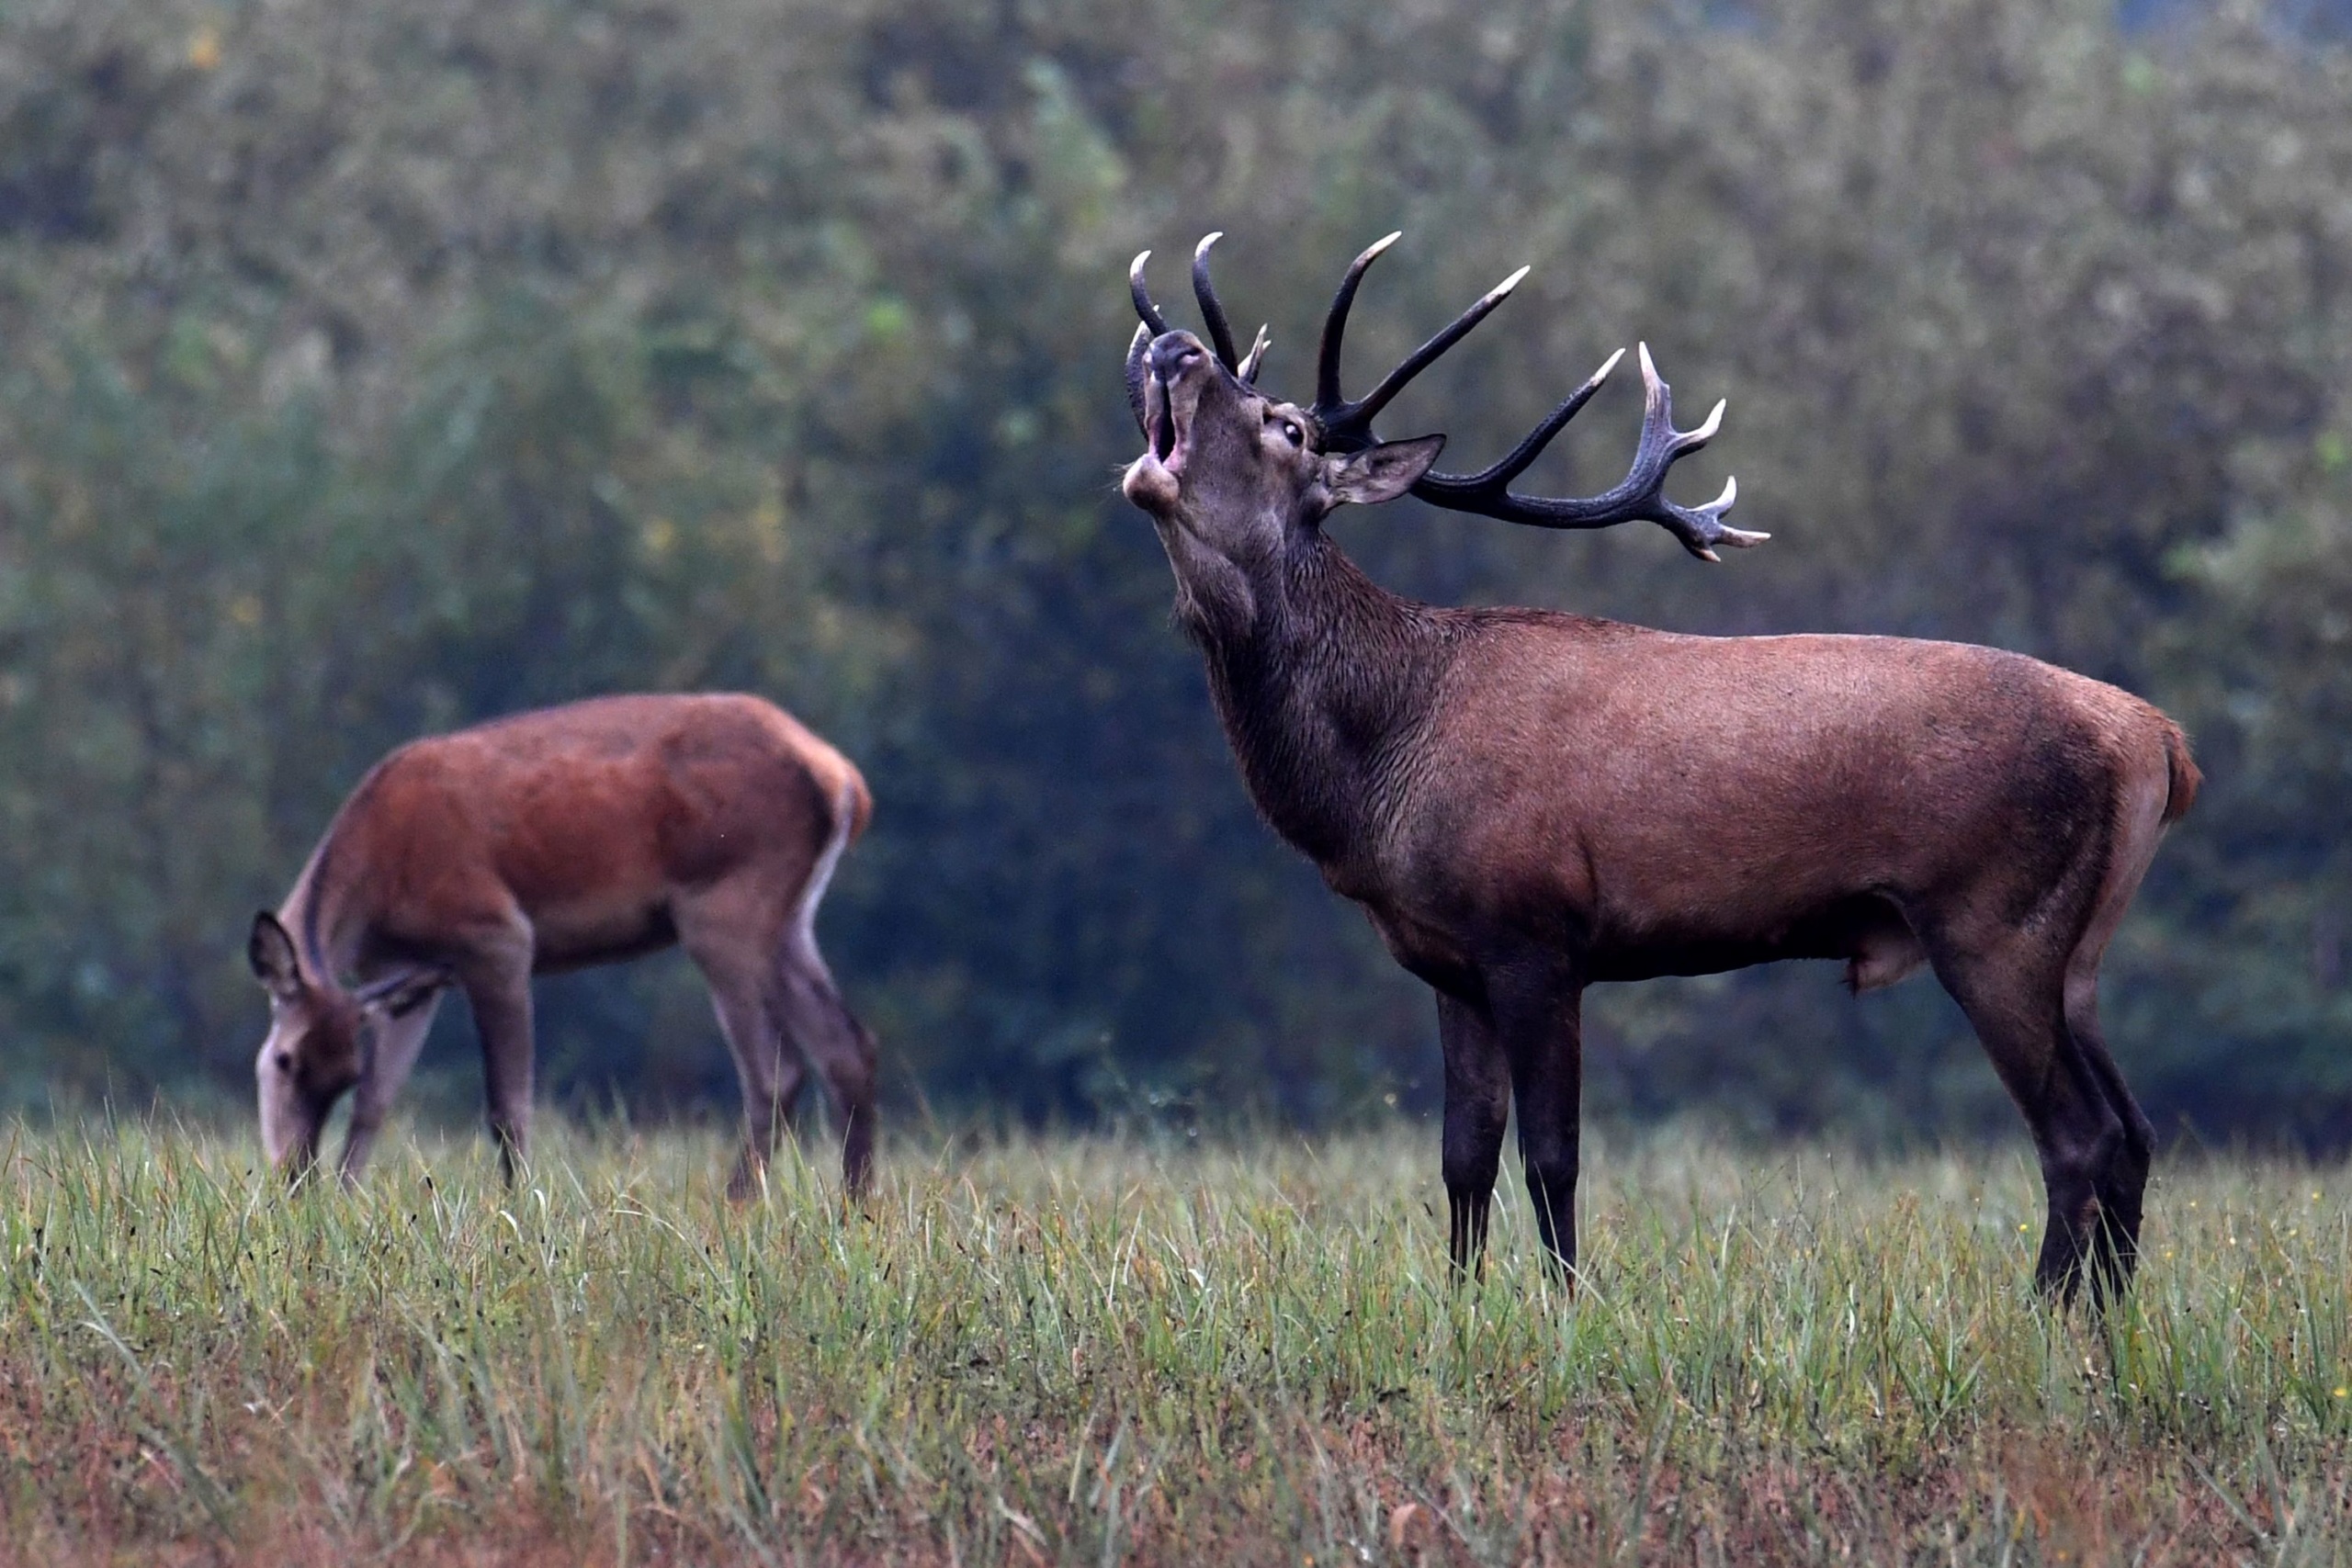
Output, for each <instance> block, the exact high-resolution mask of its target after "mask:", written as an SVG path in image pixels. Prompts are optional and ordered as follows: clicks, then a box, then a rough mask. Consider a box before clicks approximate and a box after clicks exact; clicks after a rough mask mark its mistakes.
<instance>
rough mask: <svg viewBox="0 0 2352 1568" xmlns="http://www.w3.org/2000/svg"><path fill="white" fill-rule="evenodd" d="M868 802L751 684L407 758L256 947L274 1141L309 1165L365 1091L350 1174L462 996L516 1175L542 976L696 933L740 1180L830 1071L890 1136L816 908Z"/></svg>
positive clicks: (857, 1121) (659, 699)
mask: <svg viewBox="0 0 2352 1568" xmlns="http://www.w3.org/2000/svg"><path fill="white" fill-rule="evenodd" d="M872 809H873V806H872V800H871V797H870V796H869V795H867V793H866V789H865V781H864V780H863V779H862V778H860V777H859V775H858V773H857V770H856V769H855V768H854V767H853V766H852V765H851V764H850V762H849V761H848V760H847V759H846V758H844V757H842V754H841V753H840V752H838V751H836V750H833V749H832V748H831V746H828V745H827V744H825V742H824V741H822V740H820V739H818V738H817V737H816V736H815V735H813V734H812V733H810V732H809V730H808V729H807V728H803V727H802V726H801V725H800V724H799V723H798V722H797V721H796V720H795V719H793V718H792V717H791V716H789V715H787V714H786V713H784V712H783V711H782V710H781V709H779V708H777V707H775V705H772V704H769V703H766V702H763V701H762V700H760V699H759V698H756V697H748V696H727V695H708V696H623V697H605V698H599V699H596V700H594V701H590V702H582V703H574V704H571V705H567V706H563V707H556V708H548V709H545V710H542V711H539V712H536V713H526V714H519V715H516V716H513V717H510V718H503V719H498V720H494V721H492V722H491V723H488V724H483V725H480V726H477V727H476V728H471V729H465V730H460V731H458V732H457V733H455V734H452V735H444V736H436V737H434V738H432V739H424V740H418V741H413V742H412V743H410V744H409V745H406V746H403V747H401V748H400V749H399V750H396V751H394V752H392V753H391V754H390V756H388V757H386V758H385V759H384V760H383V761H380V762H379V763H378V764H377V765H376V766H375V767H374V768H373V769H372V770H370V771H369V773H368V776H367V777H366V778H364V779H363V780H361V781H360V784H359V787H358V788H357V789H356V790H354V791H353V792H352V795H351V797H350V799H348V800H347V801H345V803H344V806H343V807H342V809H341V810H340V811H338V812H337V813H336V814H335V818H334V822H333V823H332V824H331V825H330V826H329V827H328V829H327V832H326V836H325V837H324V838H323V839H322V840H320V841H319V846H318V848H317V849H316V850H314V851H313V852H311V860H310V863H309V864H308V865H307V866H305V867H304V868H303V871H302V874H301V876H300V879H299V880H298V881H297V882H296V883H295V886H294V890H293V892H292V894H291V895H289V896H288V898H287V901H286V903H285V905H284V906H283V907H282V908H279V909H278V910H277V913H276V914H270V913H267V912H264V913H263V914H261V915H258V916H256V917H255V918H254V930H253V936H252V942H251V946H250V953H249V957H250V960H251V962H252V964H253V968H254V976H256V977H257V978H258V979H259V980H260V981H261V982H262V984H263V985H264V987H266V988H267V990H268V991H269V993H270V1010H271V1024H270V1033H269V1037H268V1039H267V1040H266V1041H265V1042H264V1043H263V1046H262V1050H261V1055H260V1058H259V1060H258V1061H257V1063H256V1064H255V1072H256V1075H257V1078H258V1083H259V1095H260V1102H261V1121H262V1135H263V1142H264V1144H265V1145H266V1148H267V1150H268V1154H269V1157H270V1158H271V1160H272V1161H273V1162H276V1163H278V1164H280V1165H284V1166H287V1167H288V1168H289V1169H290V1170H291V1171H293V1172H294V1173H296V1174H300V1172H302V1171H304V1170H307V1169H308V1168H309V1167H310V1166H311V1163H312V1162H313V1161H314V1160H315V1158H316V1156H317V1152H318V1139H319V1133H320V1130H321V1128H322V1126H323V1124H324V1122H325V1120H326V1116H327V1113H328V1112H329V1111H330V1110H332V1108H333V1107H334V1102H335V1101H336V1100H338V1099H339V1098H340V1097H341V1096H342V1095H343V1094H344V1093H345V1091H351V1092H352V1093H353V1094H354V1095H355V1100H354V1104H353V1112H352V1121H351V1132H350V1136H349V1140H348V1142H347V1143H346V1145H345V1149H344V1156H343V1172H344V1175H345V1177H346V1178H356V1176H357V1174H358V1172H359V1169H360V1168H361V1167H362V1165H363V1164H364V1163H365V1161H366V1159H367V1157H368V1150H369V1147H370V1145H372V1143H373V1141H374V1139H375V1137H376V1134H377V1132H378V1130H379V1127H380V1125H381V1123H382V1121H383V1117H384V1115H385V1113H386V1111H388V1110H389V1109H390V1104H391V1100H392V1099H393V1097H394V1096H395V1095H396V1094H397V1093H398V1091H399V1089H400V1087H401V1083H402V1081H404V1080H405V1078H406V1077H407V1076H408V1073H409V1070H410V1068H411V1067H413V1066H414V1065H415V1061H416V1055H417V1052H418V1051H419V1050H420V1049H421V1048H422V1047H423V1045H424V1036H425V1033H426V1032H427V1030H428V1029H429V1028H430V1026H431V1023H432V1019H433V1013H434V1010H435V1007H436V1005H437V1004H438V1001H439V998H440V994H441V992H442V991H443V990H444V989H446V988H447V987H451V986H455V987H459V988H462V989H463V990H464V991H465V992H466V996H467V999H468V1001H469V1004H470V1006H471V1008H472V1010H473V1014H474V1020H475V1023H476V1026H477V1028H478V1029H479V1031H480V1032H481V1044H482V1061H483V1069H484V1075H483V1076H484V1079H485V1083H486V1088H487V1094H488V1100H489V1111H490V1124H491V1129H492V1133H493V1134H494V1135H495V1136H496V1137H497V1139H498V1142H499V1145H500V1150H501V1154H502V1157H503V1164H504V1167H505V1169H506V1172H507V1174H508V1176H509V1178H510V1179H511V1178H512V1176H513V1174H514V1170H515V1160H516V1159H517V1158H518V1157H519V1156H521V1155H522V1153H523V1150H524V1145H525V1142H526V1137H527V1133H528V1127H529V1120H530V1100H531V1079H532V1060H531V1058H532V1037H531V993H530V977H531V976H532V975H534V974H536V973H541V972H554V971H559V970H566V969H576V968H581V967H583V966H586V965H589V964H608V963H614V962H617V961H619V960H622V959H627V958H633V957H636V956H639V954H642V953H650V952H653V951H656V950H658V949H660V948H662V947H666V946H668V945H669V944H671V943H672V942H681V943H683V944H684V947H685V949H686V951H687V953H688V955H689V956H691V957H692V958H693V959H694V961H695V964H696V965H697V966H698V967H699V968H700V969H701V970H702V973H703V976H704V978H705V979H706V980H707V982H708V984H709V986H710V990H711V998H712V1001H713V1004H714V1006H715V1008H716V1010H717V1011H718V1021H719V1025H720V1028H721V1031H722V1032H724V1033H725V1035H726V1037H727V1042H728V1044H729V1048H730V1049H731V1050H732V1052H733V1054H734V1056H735V1065H736V1068H737V1071H738V1074H739V1075H740V1077H741V1080H742V1085H743V1095H744V1105H745V1110H746V1113H747V1116H748V1119H749V1123H750V1125H749V1130H748V1138H747V1141H746V1144H745V1146H744V1151H743V1157H742V1161H741V1164H740V1165H739V1167H738V1168H737V1171H736V1175H735V1180H734V1186H733V1190H735V1191H736V1192H738V1193H739V1194H741V1193H744V1192H748V1191H749V1190H752V1186H753V1185H754V1183H755V1182H756V1179H757V1177H758V1172H759V1168H760V1167H761V1165H762V1164H763V1162H764V1161H765V1160H766V1158H767V1156H768V1155H769V1153H770V1152H771V1150H772V1149H773V1147H774V1143H775V1138H776V1136H777V1134H778V1133H779V1130H780V1128H781V1125H782V1112H783V1111H784V1110H785V1109H786V1108H787V1107H788V1106H789V1105H790V1104H791V1102H792V1101H793V1100H794V1099H795V1098H796V1097H797V1094H798V1091H799V1089H800V1086H801V1081H802V1078H803V1076H804V1072H805V1066H804V1064H806V1065H812V1066H815V1068H816V1070H817V1072H818V1075H819V1076H820V1077H822V1078H823V1079H824V1081H825V1084H826V1087H827V1088H828V1089H830V1090H831V1093H832V1095H833V1097H834V1098H835V1100H837V1101H838V1102H839V1104H840V1107H841V1111H842V1116H843V1120H844V1123H845V1131H844V1142H843V1149H842V1168H843V1175H844V1178H845V1179H846V1181H847V1183H848V1185H849V1186H850V1188H851V1189H852V1190H856V1189H857V1188H858V1187H859V1186H861V1185H862V1183H863V1181H864V1179H865V1172H866V1168H867V1165H868V1162H869V1160H870V1156H871V1150H872V1147H873V1137H874V1103H873V1099H874V1067H875V1060H874V1042H873V1038H872V1036H871V1035H869V1034H868V1033H867V1032H866V1031H865V1028H864V1026H863V1025H861V1024H859V1023H858V1021H856V1019H854V1017H853V1016H851V1014H850V1012H849V1010H848V1008H847V1007H846V1006H845V1005H844V1004H843V1003H842V999H841V996H840V994H839V992H838V991H837V990H836V989H835V988H834V986H833V982H832V978H831V976H830V975H829V974H828V973H827V971H826V968H825V964H824V960H823V959H822V958H821V957H820V955H819V953H818V951H817V941H816V931H815V921H816V912H817V905H818V902H819V901H820V899H821V898H822V897H824V893H825V888H826V886H827V884H828V883H829V882H830V880H831V876H832V874H833V871H834V868H835V867H836V866H837V865H838V864H839V863H840V860H841V855H842V851H843V850H844V849H846V848H847V847H848V846H849V844H850V843H851V842H852V841H853V840H855V839H856V838H857V836H858V835H859V834H860V833H862V832H863V831H864V830H865V824H866V821H867V819H868V818H869V817H870V816H871V814H872Z"/></svg>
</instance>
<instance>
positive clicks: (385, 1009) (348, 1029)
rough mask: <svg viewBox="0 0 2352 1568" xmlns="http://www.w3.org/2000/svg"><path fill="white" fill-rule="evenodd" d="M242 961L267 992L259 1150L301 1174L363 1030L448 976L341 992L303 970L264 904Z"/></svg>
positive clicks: (360, 1062)
mask: <svg viewBox="0 0 2352 1568" xmlns="http://www.w3.org/2000/svg"><path fill="white" fill-rule="evenodd" d="M245 961H246V962H247V963H248V964H251V965H252V966H253V972H254V979H256V980H258V981H260V982H261V985H262V988H263V989H264V990H266V991H267V992H268V993H269V1034H268V1037H267V1038H266V1039H265V1040H263V1042H262V1044H261V1055H260V1056H259V1057H258V1058H257V1059H256V1060H255V1061H254V1078H255V1080H256V1084H257V1087H258V1089H259V1092H260V1099H261V1142H262V1148H263V1150H264V1152H265V1153H266V1154H267V1155H268V1156H269V1162H270V1164H272V1165H274V1166H276V1167H277V1168H279V1169H280V1170H282V1171H284V1172H285V1173H286V1175H287V1176H288V1179H300V1178H301V1177H303V1176H305V1175H307V1174H308V1173H309V1171H310V1169H311V1167H312V1166H313V1165H314V1164H316V1163H317V1160H318V1156H319V1134H320V1132H321V1131H322V1129H323V1128H324V1127H325V1126H326V1121H327V1113H328V1112H329V1111H333V1110H334V1104H335V1101H336V1100H340V1099H342V1098H343V1096H344V1094H345V1091H346V1090H348V1089H350V1088H351V1087H352V1086H353V1085H354V1084H356V1083H357V1082H358V1081H359V1076H360V1072H361V1069H362V1068H363V1066H365V1063H366V1055H365V1053H366V1050H367V1046H368V1038H369V1031H370V1030H372V1029H373V1028H374V1027H375V1026H376V1025H377V1024H378V1023H379V1022H380V1021H382V1020H383V1019H385V1018H392V1017H398V1016H399V1015H401V1013H404V1012H407V1011H409V1010H411V1009H413V1008H415V1007H418V1006H420V1005H422V1004H423V1003H424V1001H426V1000H427V999H429V998H431V997H432V995H433V993H434V992H435V990H437V989H439V988H440V987H441V986H443V985H444V984H446V983H447V976H443V975H441V974H440V973H439V972H438V971H430V970H428V971H417V972H403V973H401V974H400V975H397V976H393V977H392V978H390V979H389V980H384V981H379V982H378V983H377V984H374V985H371V986H368V987H364V988H362V989H360V990H358V991H349V990H345V988H344V987H341V986H339V985H336V984H335V983H334V981H333V980H331V979H322V978H318V977H314V976H311V975H308V974H306V973H304V971H303V967H302V964H301V962H300V958H299V957H298V956H297V955H296V953H295V948H294V939H293V938H292V937H291V936H290V935H288V932H287V930H286V927H285V926H284V925H283V924H281V923H280V922H279V920H278V919H277V916H276V915H273V914H271V913H269V911H267V910H266V909H265V910H263V911H262V912H261V913H260V914H258V915H255V916H254V929H253V934H252V936H251V937H250V938H249V939H248V940H247V942H246V945H245Z"/></svg>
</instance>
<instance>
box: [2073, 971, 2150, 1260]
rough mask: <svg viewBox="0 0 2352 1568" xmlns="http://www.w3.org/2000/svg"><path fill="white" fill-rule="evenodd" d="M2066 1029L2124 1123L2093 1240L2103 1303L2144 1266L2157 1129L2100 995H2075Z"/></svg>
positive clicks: (2101, 1186)
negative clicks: (2130, 1080) (2105, 1020)
mask: <svg viewBox="0 0 2352 1568" xmlns="http://www.w3.org/2000/svg"><path fill="white" fill-rule="evenodd" d="M2066 1029H2067V1032H2068V1033H2069V1034H2070V1035H2071V1036H2072V1037H2073V1040H2074V1044H2075V1050H2076V1051H2077V1052H2078V1053H2079V1054H2080V1055H2081V1056H2082V1059H2083V1061H2084V1063H2085V1064H2086V1066H2088V1068H2089V1070H2090V1076H2091V1078H2092V1080H2093V1081H2094V1082H2095V1083H2096V1084H2097V1085H2098V1089H2099V1091H2100V1093H2101V1094H2102V1095H2103V1096H2105V1098H2106V1100H2107V1103H2108V1106H2109V1109H2110V1110H2111V1111H2114V1113H2115V1115H2116V1118H2117V1119H2118V1120H2119V1121H2120V1122H2121V1123H2122V1126H2123V1142H2122V1145H2121V1146H2120V1148H2118V1149H2117V1150H2116V1152H2115V1156H2114V1157H2113V1158H2112V1159H2110V1160H2109V1162H2108V1166H2107V1169H2106V1170H2105V1171H2103V1172H2102V1173H2101V1174H2100V1176H2099V1178H2098V1213H2099V1224H2098V1233H2097V1235H2094V1236H2093V1238H2092V1243H2091V1248H2092V1250H2091V1291H2092V1293H2093V1296H2094V1297H2095V1298H2096V1299H2097V1300H2098V1303H2099V1304H2100V1305H2102V1306H2104V1305H2105V1304H2106V1303H2108V1302H2109V1301H2110V1300H2113V1299H2115V1298H2117V1297H2120V1295H2121V1294H2122V1293H2123V1292H2125V1291H2127V1290H2129V1289H2130V1288H2131V1276H2132V1275H2133V1274H2134V1273H2135V1272H2137V1271H2138V1269H2139V1266H2140V1218H2141V1213H2142V1208H2143V1203H2144V1201H2145V1199H2146V1195H2147V1190H2148V1171H2149V1168H2150V1167H2151V1166H2152V1165H2153V1164H2154V1160H2155V1150H2156V1129H2155V1126H2154V1123H2152V1122H2150V1121H2149V1120H2148V1114H2147V1112H2146V1111H2143V1110H2141V1109H2140V1102H2139V1101H2138V1100H2134V1099H2133V1098H2132V1097H2131V1088H2130V1086H2129V1085H2127V1084H2126V1083H2125V1082H2124V1081H2123V1072H2122V1069H2121V1068H2120V1067H2118V1066H2116V1065H2115V1058H2114V1057H2113V1056H2112V1055H2109V1052H2108V1049H2107V1037H2106V1035H2105V1034H2104V1033H2103V1032H2101V1030H2100V1029H2099V1024H2098V999H2097V997H2096V995H2095V994H2094V995H2093V996H2092V997H2091V998H2090V999H2089V1001H2088V1002H2087V1004H2076V1003H2073V1002H2072V1001H2071V999H2070V1005H2069V1006H2068V1007H2067V1009H2066Z"/></svg>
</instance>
